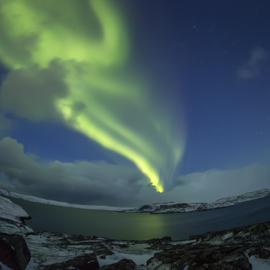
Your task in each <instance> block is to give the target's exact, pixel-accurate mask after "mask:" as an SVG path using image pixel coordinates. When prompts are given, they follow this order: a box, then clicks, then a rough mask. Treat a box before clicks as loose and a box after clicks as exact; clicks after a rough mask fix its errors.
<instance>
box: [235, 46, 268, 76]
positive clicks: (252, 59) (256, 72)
mask: <svg viewBox="0 0 270 270" xmlns="http://www.w3.org/2000/svg"><path fill="white" fill-rule="evenodd" d="M268 58H269V53H268V51H267V50H265V49H264V48H260V47H258V48H255V49H254V50H252V51H251V52H250V56H249V59H248V60H247V61H246V62H245V63H244V64H243V65H242V66H240V68H239V69H238V70H237V75H238V77H239V78H240V79H243V80H249V79H254V78H257V77H258V76H260V75H261V73H262V72H263V71H264V68H265V64H266V62H267V60H268Z"/></svg>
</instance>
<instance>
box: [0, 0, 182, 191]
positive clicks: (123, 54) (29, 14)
mask: <svg viewBox="0 0 270 270" xmlns="http://www.w3.org/2000/svg"><path fill="white" fill-rule="evenodd" d="M87 8H88V9H89V10H88V12H87ZM91 15H92V17H91ZM92 22H98V26H99V31H98V35H97V33H95V31H94V30H93V27H92V25H91V23H92ZM0 38H1V43H0V59H1V60H2V61H3V62H4V63H5V64H6V65H8V66H9V67H10V68H11V69H28V68H30V67H32V66H33V65H36V66H37V67H39V68H43V69H46V68H49V66H50V63H51V62H52V61H57V62H58V63H59V65H61V67H62V68H63V70H64V72H65V77H64V78H63V80H64V82H65V84H66V85H67V88H68V92H67V94H66V96H64V97H62V98H60V99H57V100H55V106H56V108H57V109H58V111H59V113H60V114H61V115H62V116H63V119H64V120H65V122H66V123H67V124H68V125H69V126H71V127H72V128H74V129H76V130H78V131H80V132H81V133H83V134H85V135H86V136H87V137H89V138H91V139H93V140H95V141H96V142H98V143H99V144H100V145H102V146H103V147H105V148H107V149H110V150H112V151H114V152H116V153H118V154H120V155H122V156H124V157H125V158H127V159H129V160H130V161H132V162H133V163H134V164H135V165H136V166H137V167H138V168H139V170H140V171H141V172H142V173H143V174H144V175H146V176H147V177H148V179H149V180H150V182H151V184H152V185H153V186H154V187H155V188H156V190H157V191H158V192H163V191H164V185H163V182H162V180H161V175H162V174H163V175H165V174H166V171H168V174H169V175H170V174H171V171H172V170H173V169H174V168H175V167H176V165H177V163H178V161H179V159H180V158H181V156H182V153H183V142H182V141H183V140H182V138H181V136H179V134H178V133H176V134H174V132H173V131H172V129H171V127H170V125H169V123H168V121H167V119H166V117H163V115H161V114H160V113H159V112H158V108H156V107H155V105H154V104H152V103H154V102H152V100H151V99H150V98H149V95H148V94H147V93H148V92H149V91H148V90H147V87H145V85H144V84H143V83H142V82H136V83H135V82H134V81H131V80H130V79H126V78H125V79H123V77H121V76H120V77H118V76H117V74H119V73H121V70H123V69H126V67H127V58H128V54H129V53H128V51H129V46H128V33H127V31H126V29H125V23H124V22H123V19H122V18H121V14H119V11H118V10H117V9H116V7H115V6H114V5H112V2H111V1H109V0H90V1H88V0H81V1H74V0H57V1H55V0H46V1H44V0H2V1H1V2H0ZM18 91H19V90H18ZM136 115H138V116H136ZM177 140H179V141H180V142H181V143H180V144H179V143H178V142H177ZM181 140H182V141H181Z"/></svg>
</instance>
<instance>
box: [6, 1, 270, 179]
mask: <svg viewBox="0 0 270 270" xmlns="http://www.w3.org/2000/svg"><path fill="white" fill-rule="evenodd" d="M116 2H119V1H116ZM121 5H122V6H123V10H124V11H125V13H126V18H127V19H128V20H127V22H128V24H129V25H128V27H129V29H130V33H131V39H132V53H131V57H132V59H131V61H132V62H133V65H134V69H136V70H138V72H139V73H141V74H143V76H145V77H147V78H149V79H150V80H151V82H152V84H153V85H154V86H155V87H156V95H157V96H159V97H161V98H163V99H164V100H165V101H167V102H168V103H170V104H171V106H172V107H174V111H175V113H176V114H179V117H178V118H179V121H180V119H181V117H180V114H182V112H181V111H182V110H184V112H185V119H186V124H187V145H186V152H185V155H184V158H183V162H182V164H181V166H180V167H179V172H178V173H179V174H185V173H189V172H194V171H203V170H207V169H212V168H232V167H239V166H242V165H246V164H250V163H261V162H268V161H269V160H270V152H269V149H270V140H269V138H270V105H269V102H270V57H269V58H268V57H267V54H268V53H269V54H270V19H269V18H270V2H269V1H267V0H262V1H232V0H231V1H228V0H227V1H214V0H213V1H195V0H194V1H190V0H186V1H178V0H174V1H165V0H151V1H145V0H136V1H133V2H131V1H128V3H127V1H121ZM256 50H260V51H263V52H264V53H265V57H263V58H264V59H261V60H258V61H257V62H256V61H255V64H254V67H253V66H252V67H251V69H252V70H251V71H254V73H255V74H254V76H253V77H252V78H241V77H240V76H239V75H238V73H237V71H238V70H239V69H241V67H245V66H246V65H248V63H249V61H250V58H251V57H252V53H254V52H256ZM248 67H249V66H248ZM2 73H3V70H2ZM183 107H184V109H183ZM11 136H12V137H14V138H16V139H17V140H18V141H19V142H21V143H23V144H24V146H25V149H26V151H27V152H31V153H34V154H37V155H39V156H41V157H42V158H44V159H48V160H51V159H58V160H62V161H73V160H81V159H87V160H110V161H115V160H118V159H117V158H116V157H115V155H114V154H110V153H108V151H105V150H103V149H102V148H101V147H100V146H98V145H97V144H96V143H94V142H91V141H90V140H89V139H87V138H85V137H84V136H83V135H81V134H79V133H76V132H74V131H71V130H68V129H66V128H64V127H61V126H59V125H58V124H52V123H38V124H37V123H34V124H33V123H30V122H28V121H26V120H22V119H18V121H17V123H16V125H15V126H14V128H13V130H12V131H11Z"/></svg>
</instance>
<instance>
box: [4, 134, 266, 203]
mask: <svg viewBox="0 0 270 270" xmlns="http://www.w3.org/2000/svg"><path fill="white" fill-rule="evenodd" d="M0 179H1V181H0V187H2V188H6V189H9V190H12V191H16V192H19V193H24V194H30V195H35V196H40V197H43V198H47V199H53V200H58V201H65V202H72V203H86V204H98V205H104V204H105V205H121V206H129V205H141V204H144V203H151V202H165V201H186V202H192V201H212V200H215V199H218V198H220V197H223V196H231V195H236V194H241V193H244V192H248V191H253V190H257V189H261V188H266V187H270V166H268V165H262V164H255V165H250V166H246V167H243V168H238V169H233V170H209V171H205V172H198V173H191V174H187V175H182V176H180V177H178V179H176V185H175V186H174V188H172V189H171V190H170V191H168V192H165V193H162V194H160V193H157V192H155V191H154V190H153V188H152V187H151V186H150V185H146V183H147V182H146V181H145V179H144V178H143V176H142V175H141V174H140V173H139V172H138V171H137V170H136V169H135V168H130V167H127V166H123V165H115V164H108V163H106V162H89V161H78V162H73V163H65V162H60V161H51V162H44V161H43V160H41V159H40V158H39V157H37V156H35V155H31V154H29V153H25V150H24V147H23V145H22V144H20V143H18V142H17V141H16V140H14V139H12V138H9V137H6V138H3V139H2V140H0Z"/></svg>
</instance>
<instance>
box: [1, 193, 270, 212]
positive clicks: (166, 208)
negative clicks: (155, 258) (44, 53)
mask: <svg viewBox="0 0 270 270" xmlns="http://www.w3.org/2000/svg"><path fill="white" fill-rule="evenodd" d="M0 195H2V196H5V197H8V198H15V199H22V200H25V201H30V202H34V203H41V204H46V205H54V206H61V207H71V208H78V209H88V210H103V211H117V212H136V213H156V214H158V213H187V212H195V211H205V210H211V209H217V208H224V207H229V206H234V205H237V204H239V203H243V202H247V201H252V200H257V199H260V198H264V197H266V196H270V189H267V188H265V189H260V190H256V191H252V192H247V193H244V194H240V195H236V196H231V197H224V198H221V199H218V200H216V201H214V202H211V203H203V202H202V203H181V202H167V203H152V204H146V205H143V206H141V207H137V208H131V207H115V206H106V205H84V204H72V203H67V202H60V201H54V200H47V199H44V198H39V197H35V196H30V195H25V194H19V193H16V192H11V191H7V190H4V189H0Z"/></svg>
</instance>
